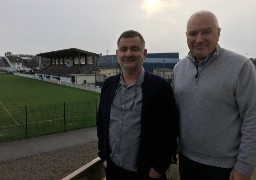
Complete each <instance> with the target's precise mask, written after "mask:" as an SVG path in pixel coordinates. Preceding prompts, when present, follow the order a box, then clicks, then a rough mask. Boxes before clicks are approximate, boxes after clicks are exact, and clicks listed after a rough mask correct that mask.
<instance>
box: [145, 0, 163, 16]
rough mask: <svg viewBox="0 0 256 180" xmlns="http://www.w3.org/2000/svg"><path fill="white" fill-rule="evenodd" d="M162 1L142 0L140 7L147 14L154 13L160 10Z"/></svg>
mask: <svg viewBox="0 0 256 180" xmlns="http://www.w3.org/2000/svg"><path fill="white" fill-rule="evenodd" d="M161 7H162V3H161V1H160V0H143V2H142V9H143V11H145V12H146V13H148V14H155V13H157V12H159V11H160V9H161Z"/></svg>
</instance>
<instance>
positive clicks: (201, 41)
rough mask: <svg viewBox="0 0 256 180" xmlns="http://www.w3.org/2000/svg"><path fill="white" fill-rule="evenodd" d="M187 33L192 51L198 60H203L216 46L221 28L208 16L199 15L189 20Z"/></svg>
mask: <svg viewBox="0 0 256 180" xmlns="http://www.w3.org/2000/svg"><path fill="white" fill-rule="evenodd" d="M186 35H187V44H188V47H189V49H190V52H191V53H192V55H193V56H195V57H196V58H197V60H202V59H204V58H206V57H207V56H209V55H211V53H212V52H213V51H214V49H215V48H216V46H217V43H218V41H219V36H220V28H217V27H216V26H215V25H214V23H213V20H212V19H211V18H209V17H208V16H206V15H197V16H194V17H191V19H190V20H189V22H188V25H187V33H186Z"/></svg>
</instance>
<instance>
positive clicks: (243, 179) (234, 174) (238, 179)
mask: <svg viewBox="0 0 256 180" xmlns="http://www.w3.org/2000/svg"><path fill="white" fill-rule="evenodd" d="M250 179H251V178H250V177H248V176H244V175H242V174H240V173H239V172H238V171H236V170H235V169H233V170H232V171H231V173H230V176H229V180H250Z"/></svg>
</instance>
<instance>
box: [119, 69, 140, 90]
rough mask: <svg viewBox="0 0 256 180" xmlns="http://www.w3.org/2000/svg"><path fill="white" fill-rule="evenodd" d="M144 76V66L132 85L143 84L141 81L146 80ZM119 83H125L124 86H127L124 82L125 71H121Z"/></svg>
mask: <svg viewBox="0 0 256 180" xmlns="http://www.w3.org/2000/svg"><path fill="white" fill-rule="evenodd" d="M144 76H145V70H144V68H143V67H142V69H141V71H140V74H139V77H138V79H137V81H136V82H135V83H134V84H132V85H130V86H134V85H136V86H141V83H143V81H144ZM119 84H120V85H123V86H126V85H125V82H124V77H123V73H121V76H120V81H119Z"/></svg>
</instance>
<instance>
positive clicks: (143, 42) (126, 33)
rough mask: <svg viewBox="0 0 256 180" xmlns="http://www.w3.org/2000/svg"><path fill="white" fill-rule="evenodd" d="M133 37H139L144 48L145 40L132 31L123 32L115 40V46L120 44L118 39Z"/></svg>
mask: <svg viewBox="0 0 256 180" xmlns="http://www.w3.org/2000/svg"><path fill="white" fill-rule="evenodd" d="M134 37H139V38H140V42H141V43H142V45H143V47H145V40H144V38H143V36H142V35H141V34H140V33H139V32H137V31H134V30H128V31H125V32H123V33H122V34H121V35H120V37H119V38H118V40H117V46H118V44H119V42H120V39H122V38H134Z"/></svg>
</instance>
